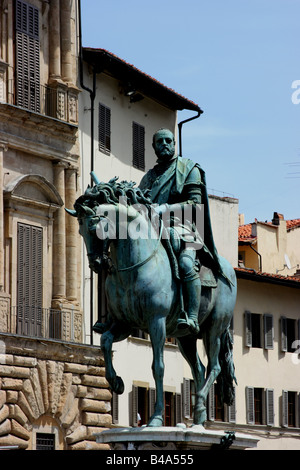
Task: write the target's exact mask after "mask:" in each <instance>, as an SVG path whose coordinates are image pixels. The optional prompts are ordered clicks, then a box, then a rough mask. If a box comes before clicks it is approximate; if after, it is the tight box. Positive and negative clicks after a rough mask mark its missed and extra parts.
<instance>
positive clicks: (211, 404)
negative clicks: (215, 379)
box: [207, 384, 215, 421]
mask: <svg viewBox="0 0 300 470" xmlns="http://www.w3.org/2000/svg"><path fill="white" fill-rule="evenodd" d="M207 398H208V399H207V406H208V410H207V411H208V413H207V416H208V419H209V420H210V421H214V420H215V384H213V385H212V386H211V387H210V390H209V392H208V397H207Z"/></svg>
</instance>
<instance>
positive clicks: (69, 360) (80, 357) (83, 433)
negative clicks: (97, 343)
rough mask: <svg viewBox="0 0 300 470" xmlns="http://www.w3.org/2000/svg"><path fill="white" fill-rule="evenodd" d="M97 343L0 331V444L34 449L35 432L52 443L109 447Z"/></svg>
mask: <svg viewBox="0 0 300 470" xmlns="http://www.w3.org/2000/svg"><path fill="white" fill-rule="evenodd" d="M104 375H105V371H104V360H103V357H102V353H101V351H100V350H99V348H97V347H93V346H86V345H78V344H73V343H72V344H71V343H61V342H55V341H48V340H42V341H39V340H34V339H28V338H24V337H18V336H14V335H8V334H0V448H1V446H17V447H18V448H20V449H27V450H34V449H35V442H36V433H37V432H47V433H49V432H50V433H54V434H55V435H56V436H57V439H56V448H57V449H61V450H63V449H66V450H76V449H78V450H92V449H95V450H96V449H99V450H100V449H103V450H104V449H108V446H107V445H106V444H98V443H96V438H95V436H94V434H95V433H99V432H101V430H103V429H104V428H108V427H110V425H111V414H110V409H111V406H110V400H111V393H110V391H109V389H108V383H107V381H106V379H105V376H104Z"/></svg>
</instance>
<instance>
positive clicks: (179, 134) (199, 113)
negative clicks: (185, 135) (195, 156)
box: [178, 109, 203, 156]
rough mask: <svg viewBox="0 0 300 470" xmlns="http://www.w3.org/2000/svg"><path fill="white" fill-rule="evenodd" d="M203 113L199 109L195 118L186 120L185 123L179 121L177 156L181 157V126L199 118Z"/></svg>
mask: <svg viewBox="0 0 300 470" xmlns="http://www.w3.org/2000/svg"><path fill="white" fill-rule="evenodd" d="M202 113H203V111H202V110H201V109H199V110H198V113H197V115H196V116H192V117H191V118H189V119H186V120H185V121H181V122H180V123H179V124H178V136H179V155H180V156H182V135H181V133H182V126H183V124H185V123H186V122H189V121H193V120H194V119H197V118H198V117H199V116H201V114H202Z"/></svg>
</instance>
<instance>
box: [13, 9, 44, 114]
mask: <svg viewBox="0 0 300 470" xmlns="http://www.w3.org/2000/svg"><path fill="white" fill-rule="evenodd" d="M16 104H17V106H21V107H23V108H26V109H29V110H32V111H36V112H39V111H40V42H39V10H38V9H37V8H35V7H34V6H33V5H30V4H28V3H26V2H24V1H21V0H16Z"/></svg>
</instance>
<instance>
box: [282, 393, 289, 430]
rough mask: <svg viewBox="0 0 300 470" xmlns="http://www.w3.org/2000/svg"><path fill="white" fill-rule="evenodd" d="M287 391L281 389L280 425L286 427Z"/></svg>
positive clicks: (287, 415)
mask: <svg viewBox="0 0 300 470" xmlns="http://www.w3.org/2000/svg"><path fill="white" fill-rule="evenodd" d="M288 395H289V392H288V391H287V390H282V426H283V427H284V428H287V427H288V425H289V397H288Z"/></svg>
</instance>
